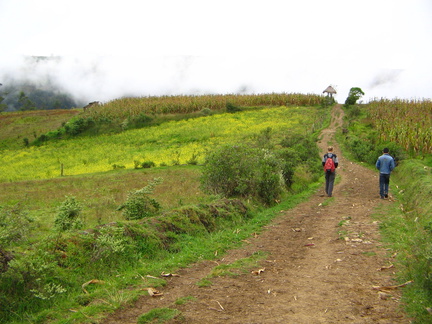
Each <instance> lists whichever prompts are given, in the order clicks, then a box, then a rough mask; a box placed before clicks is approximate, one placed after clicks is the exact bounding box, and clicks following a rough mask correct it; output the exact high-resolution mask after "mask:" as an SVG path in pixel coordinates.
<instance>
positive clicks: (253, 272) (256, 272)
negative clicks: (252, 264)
mask: <svg viewBox="0 0 432 324" xmlns="http://www.w3.org/2000/svg"><path fill="white" fill-rule="evenodd" d="M264 271H265V268H262V269H259V270H254V271H251V273H252V274H254V275H255V276H258V275H260V274H261V273H262V272H264Z"/></svg>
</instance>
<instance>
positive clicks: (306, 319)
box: [102, 106, 410, 324]
mask: <svg viewBox="0 0 432 324" xmlns="http://www.w3.org/2000/svg"><path fill="white" fill-rule="evenodd" d="M342 116H343V111H342V109H341V107H340V106H336V107H335V108H334V109H333V114H332V123H331V126H330V127H329V128H328V129H326V130H324V131H323V133H322V139H321V141H320V142H319V146H320V149H321V151H322V154H324V153H325V152H326V148H327V146H328V145H329V144H331V145H332V146H333V147H334V148H335V150H334V152H335V153H336V154H337V155H338V158H339V168H338V169H337V174H338V175H337V177H338V178H339V180H338V182H337V184H336V186H335V189H334V191H333V197H332V198H328V197H325V196H324V195H323V194H324V189H323V188H322V189H321V190H319V191H318V192H316V194H315V195H314V196H312V197H311V198H310V199H309V200H308V201H307V202H304V203H301V204H299V205H298V206H297V207H295V208H293V209H291V210H287V211H284V212H281V213H280V215H279V216H278V217H277V218H276V219H275V220H274V221H273V222H272V223H271V224H270V225H268V226H267V227H266V230H265V231H263V232H262V233H261V234H260V235H258V236H254V237H251V238H250V240H248V243H245V244H244V246H243V247H241V248H239V249H236V250H232V251H230V252H229V253H228V254H227V255H225V256H224V257H223V258H221V259H220V260H218V261H217V262H214V261H203V262H200V263H197V264H194V265H192V266H190V267H189V268H185V269H182V270H181V271H179V272H178V274H179V275H180V276H179V277H172V278H169V279H168V284H167V285H166V286H165V287H163V288H161V289H160V290H161V291H162V292H163V295H162V296H160V297H150V296H143V297H141V298H140V299H139V300H138V301H137V302H136V304H134V305H133V306H130V307H126V308H124V309H121V310H118V311H117V312H116V313H114V314H112V315H110V316H109V317H108V318H106V319H105V320H104V321H103V322H102V323H105V324H111V323H136V321H137V318H138V317H139V316H140V315H141V314H143V313H146V312H148V311H149V310H151V309H153V308H158V307H172V308H176V309H178V310H180V311H181V312H182V318H177V319H173V320H170V321H168V322H167V323H307V324H310V323H410V320H409V319H408V317H407V316H406V315H405V314H404V312H403V310H402V305H401V303H400V300H399V297H400V289H394V290H384V289H381V290H380V289H376V287H374V286H381V287H382V286H392V285H395V282H394V280H393V278H394V272H395V271H396V270H395V268H394V267H392V266H391V265H392V259H391V256H390V255H389V253H388V251H387V250H386V249H385V247H384V246H383V245H382V244H381V243H380V236H379V230H378V223H377V222H376V221H374V219H373V218H372V217H371V215H372V213H373V211H374V209H375V208H376V207H378V206H379V205H380V204H388V203H392V201H391V199H390V200H381V199H379V194H378V177H377V173H376V172H374V171H371V170H369V169H367V168H365V167H363V166H361V165H359V164H357V163H353V162H351V161H349V160H347V159H346V158H345V157H344V156H343V154H342V152H341V151H340V150H339V146H338V143H337V142H336V139H335V136H334V135H335V132H336V129H337V128H338V127H341V126H342ZM258 251H260V252H264V253H267V254H268V256H267V257H266V259H265V260H263V261H261V262H260V265H259V268H257V269H256V270H259V269H265V270H264V271H263V272H260V273H259V274H258V275H257V274H253V273H243V274H240V275H238V276H236V277H235V278H232V277H228V276H223V277H218V278H212V279H211V281H212V283H213V284H212V285H211V286H209V287H201V288H200V287H198V286H197V285H196V283H197V282H198V281H199V280H201V279H202V278H205V277H206V276H207V275H208V274H209V273H210V272H211V270H212V269H213V268H214V267H215V266H216V265H217V264H228V263H232V262H234V261H235V260H239V259H242V258H246V257H249V256H251V255H252V254H253V253H254V252H258ZM188 296H193V297H195V300H192V301H189V302H187V303H185V304H183V305H175V304H174V303H175V301H176V300H177V299H178V298H181V297H188Z"/></svg>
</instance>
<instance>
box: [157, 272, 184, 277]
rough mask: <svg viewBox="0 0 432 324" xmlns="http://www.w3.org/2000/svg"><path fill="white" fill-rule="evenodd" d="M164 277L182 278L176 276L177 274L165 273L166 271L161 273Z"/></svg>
mask: <svg viewBox="0 0 432 324" xmlns="http://www.w3.org/2000/svg"><path fill="white" fill-rule="evenodd" d="M161 276H162V277H180V275H178V274H175V273H165V272H164V271H162V273H161Z"/></svg>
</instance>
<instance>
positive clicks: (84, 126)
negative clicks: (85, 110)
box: [64, 117, 96, 136]
mask: <svg viewBox="0 0 432 324" xmlns="http://www.w3.org/2000/svg"><path fill="white" fill-rule="evenodd" d="M95 125H96V123H95V121H94V119H93V118H91V117H87V118H83V117H79V118H74V119H72V120H71V121H69V122H68V123H67V124H66V125H65V126H64V129H65V133H66V134H68V135H71V136H76V135H79V134H81V133H83V132H84V131H86V130H88V129H90V128H91V127H94V126H95Z"/></svg>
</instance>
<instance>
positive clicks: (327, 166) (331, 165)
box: [324, 156, 336, 173]
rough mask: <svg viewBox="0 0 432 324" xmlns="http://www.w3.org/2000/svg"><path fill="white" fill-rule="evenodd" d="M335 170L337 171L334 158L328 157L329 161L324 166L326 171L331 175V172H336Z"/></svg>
mask: <svg viewBox="0 0 432 324" xmlns="http://www.w3.org/2000/svg"><path fill="white" fill-rule="evenodd" d="M335 169H336V166H335V163H334V161H333V156H332V157H329V156H327V160H326V162H325V164H324V171H325V172H329V173H331V172H334V171H335Z"/></svg>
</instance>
